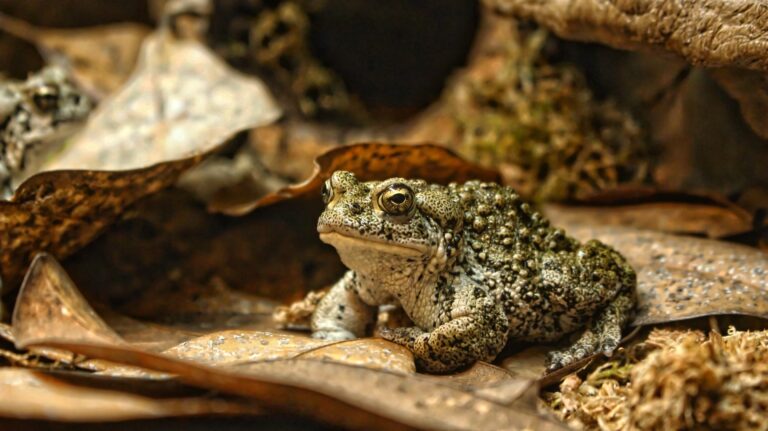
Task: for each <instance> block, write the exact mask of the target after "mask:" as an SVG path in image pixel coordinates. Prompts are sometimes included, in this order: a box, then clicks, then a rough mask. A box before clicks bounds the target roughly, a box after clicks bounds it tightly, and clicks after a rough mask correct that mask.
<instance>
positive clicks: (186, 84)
mask: <svg viewBox="0 0 768 431" xmlns="http://www.w3.org/2000/svg"><path fill="white" fill-rule="evenodd" d="M279 116H280V109H279V108H278V107H277V105H276V104H275V102H274V101H273V100H272V96H271V95H270V94H269V91H268V90H267V88H266V87H265V86H264V84H263V83H261V81H258V80H256V79H255V78H251V77H247V76H245V75H241V74H240V73H238V72H236V71H235V70H233V69H231V68H230V67H229V66H227V65H226V64H225V63H224V62H223V61H222V60H220V59H219V58H218V57H216V56H215V55H214V54H213V53H212V52H211V51H210V50H208V48H206V47H205V46H204V45H202V44H201V43H199V42H197V41H196V40H193V39H176V38H174V36H172V35H171V33H170V31H168V30H165V29H163V28H161V29H160V30H158V31H157V32H155V33H154V34H153V35H151V36H149V37H147V39H146V40H145V41H144V45H143V46H142V49H141V54H140V57H139V63H138V66H137V68H136V70H135V71H134V74H133V76H132V77H131V79H130V80H129V82H128V83H127V84H126V85H125V86H124V87H123V88H122V89H121V90H120V91H119V92H117V93H115V94H114V95H113V96H112V97H111V98H110V99H109V100H107V101H105V102H104V103H102V104H101V106H99V108H98V110H97V111H96V112H94V114H93V115H92V117H91V119H90V121H89V122H88V124H87V125H86V127H85V129H84V130H83V131H82V132H81V133H80V134H79V135H78V136H77V137H76V138H74V139H73V142H71V143H70V144H69V145H68V146H67V147H66V148H65V149H64V150H63V152H62V153H61V154H59V155H58V157H56V158H55V159H54V160H51V161H50V163H49V164H48V165H47V166H46V168H47V169H72V168H76V169H110V170H111V169H133V168H138V167H143V166H148V165H152V164H154V163H158V162H161V161H165V160H173V159H180V158H184V157H188V156H191V155H195V154H200V153H202V152H204V151H206V150H209V149H211V148H213V147H215V146H216V145H218V144H220V143H222V142H223V141H224V140H226V139H227V138H228V137H229V136H231V135H232V134H233V133H235V132H237V131H240V130H244V129H247V128H250V127H256V126H260V125H264V124H268V123H271V122H272V121H274V120H275V119H277V117H279Z"/></svg>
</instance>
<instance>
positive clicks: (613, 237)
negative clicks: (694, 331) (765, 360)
mask: <svg viewBox="0 0 768 431" xmlns="http://www.w3.org/2000/svg"><path fill="white" fill-rule="evenodd" d="M568 232H569V234H571V235H573V236H575V237H577V238H580V239H586V238H597V239H599V240H601V241H603V242H605V243H606V244H609V245H611V246H613V247H615V248H616V249H617V250H618V251H619V252H621V253H622V254H623V255H624V256H626V257H627V259H628V260H629V262H630V263H631V264H632V266H633V267H634V268H635V270H636V271H637V275H638V301H639V304H638V307H639V308H638V313H637V316H636V318H635V321H634V324H635V325H648V324H654V323H662V322H670V321H676V320H683V319H689V318H694V317H699V316H708V315H727V314H737V315H748V316H757V317H762V318H765V319H768V276H767V275H768V255H766V254H765V253H764V252H762V251H760V250H757V249H754V248H750V247H746V246H742V245H737V244H731V243H727V242H721V241H714V240H707V239H699V238H691V237H684V236H676V235H669V234H664V233H657V232H650V231H641V230H634V229H627V228H600V227H590V226H582V227H577V226H573V227H571V229H570V230H569V231H568Z"/></svg>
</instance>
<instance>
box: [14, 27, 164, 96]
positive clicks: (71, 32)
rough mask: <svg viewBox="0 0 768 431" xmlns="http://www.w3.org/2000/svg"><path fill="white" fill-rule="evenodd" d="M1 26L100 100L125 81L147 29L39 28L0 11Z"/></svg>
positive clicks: (147, 32) (133, 64)
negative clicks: (33, 48)
mask: <svg viewBox="0 0 768 431" xmlns="http://www.w3.org/2000/svg"><path fill="white" fill-rule="evenodd" d="M0 28H1V29H2V30H3V31H6V32H8V33H11V34H13V35H14V36H16V37H19V38H21V39H24V40H26V41H28V42H31V43H33V44H35V45H36V46H37V48H38V50H39V51H40V53H41V54H42V56H43V57H44V58H45V60H46V63H48V64H58V65H61V66H63V67H65V68H66V69H68V70H69V71H70V73H71V74H72V77H73V78H74V79H75V81H76V82H77V83H78V85H79V86H80V87H82V88H83V89H84V90H85V91H86V92H87V93H88V94H89V95H91V96H92V97H94V98H96V99H102V98H104V97H105V96H107V95H108V94H110V93H112V92H113V91H115V90H117V89H118V88H120V87H121V86H122V85H123V83H125V81H127V80H128V77H129V76H130V74H131V72H132V71H133V68H134V66H135V65H136V59H137V58H138V55H139V48H140V47H141V42H142V41H143V40H144V38H145V37H146V36H147V35H148V34H149V33H150V29H149V28H147V27H146V26H144V25H141V24H133V23H118V24H111V25H105V26H100V27H90V28H78V29H53V28H41V27H35V26H33V25H30V24H28V23H26V22H23V21H21V20H18V19H15V18H12V17H10V16H7V15H4V14H1V13H0Z"/></svg>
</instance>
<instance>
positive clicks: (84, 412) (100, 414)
mask: <svg viewBox="0 0 768 431" xmlns="http://www.w3.org/2000/svg"><path fill="white" fill-rule="evenodd" d="M0 397H1V398H2V400H3V402H2V403H0V417H4V418H20V419H39V420H49V421H50V420H55V421H73V422H104V421H109V422H111V421H123V420H128V419H142V418H158V417H169V416H196V415H203V414H254V413H259V410H258V409H257V408H256V407H254V406H252V405H249V403H246V402H243V401H242V400H240V401H235V400H224V399H215V398H214V399H212V398H208V397H188V398H165V399H163V398H151V397H147V396H140V395H134V394H130V393H126V392H123V391H116V390H105V389H95V388H90V387H85V386H78V385H74V384H71V383H67V382H65V381H63V380H60V379H57V378H55V377H53V376H50V375H46V374H45V373H43V372H40V371H32V370H28V369H24V368H0Z"/></svg>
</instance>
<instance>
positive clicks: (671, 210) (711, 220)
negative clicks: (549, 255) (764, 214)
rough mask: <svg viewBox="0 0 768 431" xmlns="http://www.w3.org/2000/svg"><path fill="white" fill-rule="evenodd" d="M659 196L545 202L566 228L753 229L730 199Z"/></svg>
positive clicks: (720, 233) (711, 233) (713, 233)
mask: <svg viewBox="0 0 768 431" xmlns="http://www.w3.org/2000/svg"><path fill="white" fill-rule="evenodd" d="M656 198H658V199H655V198H654V196H649V197H647V198H645V199H642V200H640V201H639V202H626V201H625V200H623V199H621V198H620V197H618V196H617V197H615V198H614V199H612V200H609V201H607V202H605V204H603V205H600V206H595V205H562V204H545V205H544V206H543V212H544V214H545V215H546V216H547V217H548V218H549V219H550V220H551V221H552V224H555V225H558V226H562V227H563V228H565V229H566V230H568V226H571V225H578V224H584V223H590V224H592V225H594V226H625V227H634V228H638V229H648V230H656V231H662V232H669V233H684V234H694V235H700V234H704V235H706V236H708V237H710V238H722V237H725V236H731V235H736V234H741V233H744V232H748V231H749V230H750V229H752V216H751V215H750V214H749V213H748V212H747V211H745V210H743V209H741V208H739V207H736V206H735V205H733V204H728V203H727V202H722V201H717V200H714V199H707V198H705V197H697V196H690V195H680V196H674V195H672V196H664V195H660V196H657V197H656Z"/></svg>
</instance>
